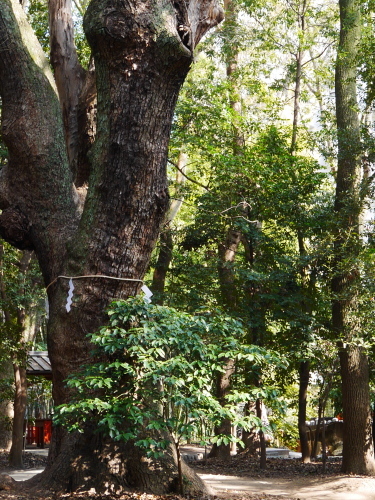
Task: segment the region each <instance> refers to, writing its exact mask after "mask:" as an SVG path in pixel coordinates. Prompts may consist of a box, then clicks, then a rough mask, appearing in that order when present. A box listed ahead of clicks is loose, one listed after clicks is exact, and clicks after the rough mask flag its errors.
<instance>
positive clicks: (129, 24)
mask: <svg viewBox="0 0 375 500" xmlns="http://www.w3.org/2000/svg"><path fill="white" fill-rule="evenodd" d="M221 19H222V10H221V8H220V7H219V6H218V4H217V3H216V1H215V0H206V1H198V0H191V1H189V2H185V1H179V0H177V1H175V2H174V3H173V4H172V3H171V2H169V1H167V0H158V1H156V2H149V1H146V2H142V3H140V2H136V1H132V0H130V1H126V2H123V1H119V0H92V1H91V3H90V5H89V7H88V10H87V12H86V16H85V22H84V28H85V32H86V35H87V38H88V41H89V43H90V45H91V48H92V51H93V56H94V60H95V70H96V87H97V96H98V110H97V113H98V115H97V132H96V140H95V144H94V146H93V148H92V149H91V152H90V162H91V165H90V169H91V172H90V178H89V188H88V193H87V196H86V199H85V204H84V207H83V212H82V215H81V208H82V207H81V206H80V198H79V195H78V192H77V190H76V188H75V186H74V185H73V176H72V173H71V170H70V166H69V160H68V156H67V147H66V144H65V141H64V137H65V133H64V126H63V121H62V119H61V115H60V103H59V101H58V99H57V95H56V90H55V88H54V83H53V81H52V76H51V74H50V73H49V72H48V70H47V69H46V68H47V64H46V61H45V60H44V59H43V56H42V54H41V52H40V51H39V48H38V44H37V42H36V39H35V38H34V37H33V36H32V34H31V32H30V28H29V27H28V25H27V22H26V19H25V16H24V13H23V12H22V10H21V9H20V7H19V5H18V3H17V2H16V0H4V1H2V2H1V3H0V93H1V98H2V102H3V120H2V131H3V137H4V140H5V142H6V145H7V147H8V149H9V154H10V159H9V168H7V169H3V171H2V179H0V181H1V186H0V187H1V188H2V189H1V195H2V196H1V197H0V206H1V208H5V209H6V210H5V211H3V213H2V215H1V216H0V233H2V234H3V235H4V237H6V238H7V239H8V240H11V241H13V243H15V244H17V245H18V246H19V247H23V248H34V249H35V251H36V254H37V257H38V259H39V262H40V265H41V268H42V271H43V275H44V279H45V283H46V285H48V289H47V291H48V299H49V305H50V319H49V324H48V349H49V355H50V359H51V362H52V371H53V397H54V401H55V403H56V404H61V403H64V402H65V401H67V400H68V399H69V391H68V390H67V389H66V387H65V385H64V379H65V378H66V377H67V376H68V375H69V373H72V372H76V371H78V370H79V369H80V367H81V366H82V365H84V364H86V363H87V362H89V361H90V355H89V351H90V345H89V344H88V342H87V337H86V335H87V333H88V332H93V331H95V330H97V329H98V328H99V327H100V326H101V325H102V324H103V323H104V322H105V320H106V316H105V309H106V307H107V306H108V304H109V303H110V302H111V300H113V299H114V298H126V297H128V296H129V295H134V294H136V293H137V292H138V290H139V288H140V285H141V282H140V280H142V278H143V276H144V273H145V271H146V268H147V265H148V261H149V258H150V254H151V251H152V249H153V247H154V244H155V241H156V238H157V235H158V231H159V226H160V223H161V222H162V221H163V219H164V217H165V212H166V210H167V208H168V192H167V181H166V160H167V146H168V140H169V132H170V127H171V121H172V117H173V112H174V106H175V102H176V99H177V96H178V92H179V89H180V87H181V85H182V83H183V81H184V78H185V76H186V74H187V72H188V70H189V67H190V64H191V62H192V58H193V48H194V47H195V45H196V44H197V43H198V42H199V40H200V38H201V37H202V36H203V34H204V33H205V32H206V31H207V30H208V29H209V28H210V27H212V26H214V25H216V24H217V23H218V22H220V21H221ZM21 33H22V36H21ZM25 36H26V40H27V44H26V45H25V42H24V40H25ZM38 51H39V52H38ZM78 170H79V166H78ZM23 186H24V187H23ZM6 216H7V217H6ZM15 223H17V225H16V228H17V231H14V227H15ZM61 276H68V277H73V278H74V286H75V290H74V297H73V303H72V306H71V309H70V311H68V310H67V309H66V302H67V295H68V288H69V282H68V280H67V279H66V278H64V277H61ZM78 276H83V278H78ZM92 276H95V277H92ZM125 280H127V281H125ZM94 431H95V429H93V428H91V427H90V425H88V426H87V428H85V429H84V433H83V434H82V435H74V434H73V435H67V434H66V433H65V432H64V431H63V430H61V429H57V430H56V432H54V435H53V440H52V445H51V450H50V456H49V466H48V467H47V469H46V470H45V472H44V473H43V474H42V476H41V477H40V478H36V479H35V480H34V482H36V483H40V484H41V485H44V486H47V487H52V488H54V489H56V490H58V491H63V490H65V491H66V490H78V489H89V488H91V487H94V488H96V489H97V490H99V491H106V490H117V491H119V490H121V489H124V488H126V487H137V488H140V489H144V490H148V491H153V492H157V493H162V492H166V491H170V490H173V489H176V484H175V483H176V477H177V458H176V453H175V450H174V451H173V450H171V451H170V452H169V453H167V454H166V457H165V458H164V459H161V460H160V461H157V462H156V463H151V462H150V461H149V460H146V459H145V458H144V457H142V456H141V453H140V452H139V450H134V449H132V448H131V445H126V446H125V445H119V444H113V443H111V442H109V441H108V440H107V439H105V438H103V437H102V436H98V435H95V433H94ZM184 468H185V470H184V471H183V472H184V475H185V476H186V477H187V479H188V484H189V491H190V492H194V493H198V492H202V491H204V489H205V488H204V485H203V483H202V482H201V481H200V480H199V479H198V478H197V477H196V476H194V474H192V473H191V472H189V469H188V468H186V467H185V466H184Z"/></svg>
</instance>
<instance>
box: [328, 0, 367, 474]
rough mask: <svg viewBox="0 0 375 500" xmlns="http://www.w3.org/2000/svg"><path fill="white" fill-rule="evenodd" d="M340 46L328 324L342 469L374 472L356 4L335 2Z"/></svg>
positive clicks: (358, 12)
mask: <svg viewBox="0 0 375 500" xmlns="http://www.w3.org/2000/svg"><path fill="white" fill-rule="evenodd" d="M339 5H340V42H339V48H338V56H337V61H336V80H335V85H336V89H335V90H336V120H337V132H338V168H337V180H336V198H335V212H336V215H337V222H336V223H337V229H336V234H335V242H334V277H333V279H332V292H333V294H334V299H333V303H332V324H333V329H334V332H335V334H336V336H337V338H341V339H343V341H342V343H341V347H340V364H341V377H342V393H343V414H344V422H345V423H344V426H345V427H344V438H343V465H342V467H343V471H344V472H347V473H353V474H374V473H375V463H374V450H373V444H372V436H371V420H370V400H369V374H368V366H367V357H366V353H365V352H364V351H363V348H362V346H361V345H357V339H358V338H360V337H361V324H360V319H359V315H358V313H357V308H358V301H357V293H358V286H357V285H359V271H358V268H357V262H356V261H357V258H358V254H359V248H360V239H359V217H360V213H361V198H360V193H359V182H360V152H361V151H360V125H359V120H358V111H357V96H356V71H357V54H358V44H359V37H360V25H361V21H360V5H359V2H357V1H356V0H340V1H339Z"/></svg>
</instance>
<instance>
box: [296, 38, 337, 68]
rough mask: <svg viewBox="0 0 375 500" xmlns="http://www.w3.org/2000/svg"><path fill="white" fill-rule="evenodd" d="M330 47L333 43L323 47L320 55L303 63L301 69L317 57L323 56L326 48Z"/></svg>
mask: <svg viewBox="0 0 375 500" xmlns="http://www.w3.org/2000/svg"><path fill="white" fill-rule="evenodd" d="M331 45H333V42H331V43H329V44H328V45H326V46H325V47H324V49H323V50H322V51H321V52H320V54H318V55H316V56H314V57H311V59H309V60H308V61H305V62H304V63H303V64H302V67H304V66H306V64H309V63H310V62H311V61H314V60H315V59H319V57H322V55H323V54H324V52H325V51H326V50H327V49H328V47H330V46H331Z"/></svg>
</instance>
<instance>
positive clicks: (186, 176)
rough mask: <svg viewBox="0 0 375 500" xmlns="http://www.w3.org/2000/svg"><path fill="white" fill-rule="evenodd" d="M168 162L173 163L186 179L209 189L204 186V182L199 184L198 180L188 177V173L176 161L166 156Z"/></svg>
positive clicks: (206, 188)
mask: <svg viewBox="0 0 375 500" xmlns="http://www.w3.org/2000/svg"><path fill="white" fill-rule="evenodd" d="M168 163H170V164H171V165H173V166H174V167H175V168H176V169H177V170H178V171H179V172H180V173H181V174H182V175H183V176H184V177H185V179H187V180H188V181H190V182H193V183H194V184H196V185H197V186H199V187H201V188H203V189H205V190H206V191H210V190H209V188H208V186H205V185H204V184H201V183H200V182H199V181H196V180H195V179H192V178H191V177H189V176H188V175H186V174H185V172H184V171H183V170H182V169H181V168H180V167H179V166H178V165H177V163H175V162H174V161H172V160H170V159H169V158H168Z"/></svg>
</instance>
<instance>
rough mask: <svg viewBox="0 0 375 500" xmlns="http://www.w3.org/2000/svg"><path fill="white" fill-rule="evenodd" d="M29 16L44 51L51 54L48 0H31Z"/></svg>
mask: <svg viewBox="0 0 375 500" xmlns="http://www.w3.org/2000/svg"><path fill="white" fill-rule="evenodd" d="M27 17H28V20H29V23H30V24H31V26H32V28H33V29H34V33H35V35H36V37H37V38H38V40H39V43H40V44H41V46H42V47H43V50H44V52H45V53H46V54H49V26H48V1H47V0H30V5H29V8H28V11H27Z"/></svg>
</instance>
